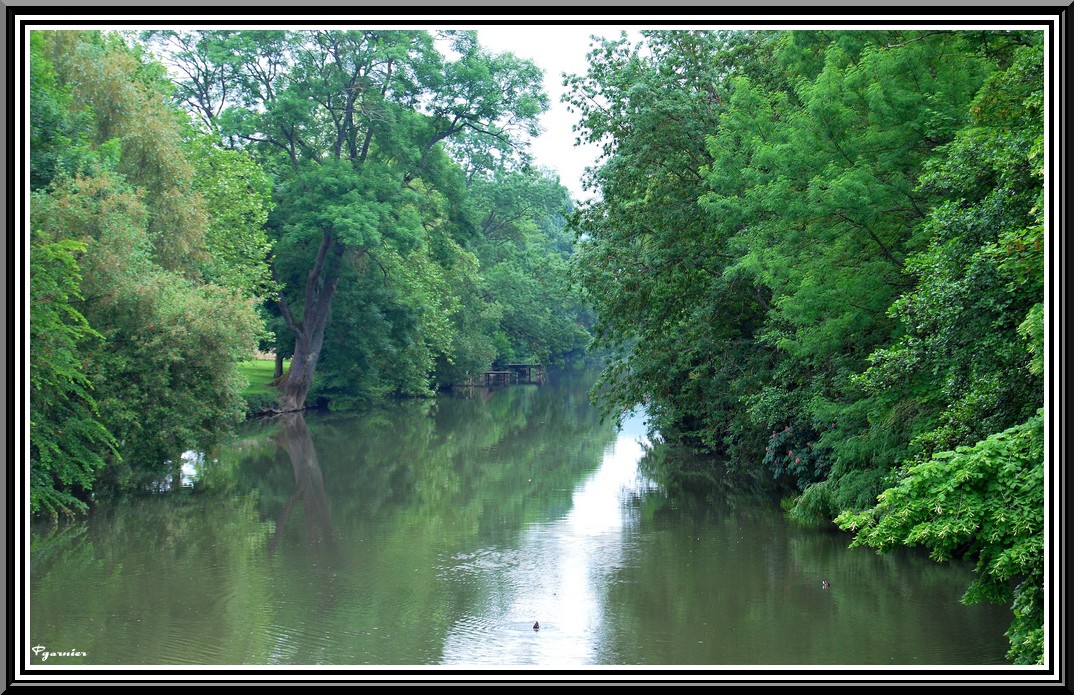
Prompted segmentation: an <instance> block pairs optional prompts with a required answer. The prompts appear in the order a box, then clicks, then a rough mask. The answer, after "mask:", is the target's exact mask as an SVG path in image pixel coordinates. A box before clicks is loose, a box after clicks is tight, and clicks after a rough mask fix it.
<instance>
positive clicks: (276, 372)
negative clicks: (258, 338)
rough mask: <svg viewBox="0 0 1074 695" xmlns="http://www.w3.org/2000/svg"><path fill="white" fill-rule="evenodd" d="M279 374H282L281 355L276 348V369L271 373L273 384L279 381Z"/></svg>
mask: <svg viewBox="0 0 1074 695" xmlns="http://www.w3.org/2000/svg"><path fill="white" fill-rule="evenodd" d="M281 376H283V355H281V354H280V351H279V349H277V350H276V369H275V370H274V371H273V373H272V383H274V384H277V383H279V381H280V377H281Z"/></svg>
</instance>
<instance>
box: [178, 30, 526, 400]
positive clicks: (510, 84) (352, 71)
mask: <svg viewBox="0 0 1074 695" xmlns="http://www.w3.org/2000/svg"><path fill="white" fill-rule="evenodd" d="M184 45H185V46H186V48H185V49H184V50H183V51H179V52H175V53H173V54H172V59H173V60H175V61H176V62H177V63H178V64H180V65H181V69H183V70H184V71H185V72H186V73H187V76H188V77H187V78H185V79H180V80H179V82H180V92H179V93H180V94H181V95H183V98H185V99H187V100H194V101H195V102H197V103H198V106H199V110H200V112H201V113H202V114H204V115H207V116H209V120H210V121H211V120H213V118H215V119H216V124H217V127H218V129H219V132H220V134H221V135H222V136H223V137H224V138H225V139H228V140H231V141H234V142H236V143H243V144H245V146H246V147H248V148H250V149H251V150H252V151H256V152H257V153H258V156H259V158H260V160H261V161H262V162H264V165H265V166H266V167H267V168H268V169H269V170H270V171H271V172H272V173H273V175H274V176H275V177H276V179H277V182H278V185H277V189H276V190H277V192H278V199H277V200H278V206H277V207H276V209H275V210H274V213H273V216H272V217H271V218H270V222H269V226H270V228H271V229H272V230H273V232H274V234H275V235H276V246H275V250H274V256H273V258H274V265H273V271H274V275H275V279H276V280H277V281H278V282H279V283H281V286H282V288H283V289H282V291H281V293H280V296H279V300H278V308H279V312H280V315H281V317H282V318H283V320H284V321H285V322H286V324H287V326H288V328H289V330H290V333H291V334H293V335H294V337H295V347H294V350H293V351H292V356H291V366H290V370H289V372H288V373H287V374H286V375H284V377H283V378H281V379H280V383H279V386H280V388H281V395H280V408H281V409H282V410H285V411H286V410H297V409H301V408H303V407H304V406H305V402H306V396H307V394H308V393H309V390H310V388H311V386H312V384H313V378H314V374H315V372H316V368H317V363H318V360H319V358H320V354H321V349H322V347H323V345H324V339H325V328H326V326H327V325H328V320H329V314H330V309H331V306H332V301H333V298H334V297H335V295H336V292H337V289H338V288H339V284H340V281H341V279H342V278H343V277H345V276H348V275H349V274H350V273H351V271H355V270H360V269H362V268H363V267H370V266H371V267H379V268H381V269H383V268H386V267H387V266H388V258H389V257H390V256H392V255H399V256H402V257H406V256H407V255H408V254H410V253H412V252H413V251H414V249H415V248H418V247H420V246H421V244H422V238H423V235H424V233H425V225H435V224H437V218H436V217H435V216H433V217H423V213H425V212H427V208H425V207H424V206H423V205H422V201H421V200H420V198H421V197H423V196H427V195H428V191H429V190H430V189H431V188H432V187H433V186H435V183H434V179H435V176H430V175H429V173H430V169H431V168H435V167H434V162H435V161H436V160H437V157H438V155H437V152H438V151H439V150H440V149H441V143H446V142H449V141H452V140H455V141H460V140H466V138H468V137H470V136H471V135H473V134H478V135H480V138H477V136H476V135H474V137H471V139H470V140H469V141H467V142H469V143H470V144H471V145H472V144H474V143H475V142H477V141H478V140H479V139H480V140H481V141H482V142H484V143H485V144H486V145H488V144H492V143H494V144H495V145H496V146H498V147H500V148H502V149H503V150H505V151H513V150H514V149H515V148H516V146H517V140H518V136H519V135H521V134H524V133H527V132H532V129H533V127H534V124H535V120H534V119H535V117H536V115H537V114H538V113H539V112H540V111H541V110H542V109H543V108H544V105H545V98H544V97H543V95H541V94H540V92H539V91H538V89H537V88H536V87H535V85H537V84H539V80H537V79H536V77H538V76H539V71H538V70H537V68H536V67H534V66H533V65H532V64H531V63H528V62H526V61H521V60H518V59H516V58H514V57H512V56H510V55H509V54H506V55H503V56H492V55H489V54H487V53H486V52H485V51H483V50H482V49H480V47H479V46H478V45H477V43H476V40H475V39H474V36H473V35H472V34H465V33H463V34H457V35H454V43H453V48H454V50H455V52H456V53H457V56H458V57H457V58H456V59H454V60H449V61H445V60H444V59H443V57H442V56H441V54H440V53H439V52H438V51H437V50H436V46H435V45H434V42H433V37H432V35H430V34H428V33H425V32H418V31H306V32H256V31H252V32H206V33H204V34H201V35H200V37H199V38H197V39H194V38H190V39H189V40H186V43H185V44H184ZM192 56H194V57H192ZM223 80H228V82H229V84H230V85H234V86H235V87H236V88H237V93H235V94H234V95H233V98H231V97H229V98H227V99H224V103H226V104H227V106H226V107H222V108H221V107H220V106H219V103H220V102H218V101H213V102H212V104H210V103H209V100H210V99H215V98H216V97H213V96H211V95H218V96H219V95H223V94H224V90H225V85H224V84H223ZM209 82H212V84H213V85H214V86H212V87H211V88H205V87H204V85H206V84H208V83H209ZM220 98H223V97H222V96H221V97H220ZM214 104H216V105H214ZM212 114H216V115H215V116H213V115H212Z"/></svg>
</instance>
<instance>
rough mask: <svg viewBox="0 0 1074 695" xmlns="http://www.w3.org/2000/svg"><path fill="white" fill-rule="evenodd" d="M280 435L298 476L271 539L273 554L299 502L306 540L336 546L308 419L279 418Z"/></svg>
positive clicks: (278, 438)
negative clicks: (303, 515)
mask: <svg viewBox="0 0 1074 695" xmlns="http://www.w3.org/2000/svg"><path fill="white" fill-rule="evenodd" d="M278 417H279V422H280V425H281V427H280V432H279V434H277V435H276V437H275V439H276V443H277V444H278V445H279V446H280V447H281V448H282V449H283V450H284V451H286V452H287V455H288V456H289V457H290V458H291V466H292V468H294V473H295V489H294V491H293V492H292V493H291V495H290V497H288V498H287V504H285V505H284V507H283V509H282V510H281V511H280V514H279V516H278V517H277V519H276V529H275V531H273V533H272V537H271V538H270V539H269V546H268V547H269V551H270V552H271V551H274V550H275V549H276V547H277V546H278V545H279V542H280V536H281V534H282V533H283V529H284V528H285V527H286V526H287V522H288V520H289V519H290V518H291V511H292V510H293V509H294V506H295V503H296V502H301V503H302V509H303V511H304V513H305V521H306V524H305V525H306V540H307V541H308V542H309V543H310V545H313V544H315V543H328V544H333V545H334V544H335V541H336V532H335V529H334V528H333V526H332V517H331V515H330V514H329V512H328V498H327V496H326V495H325V490H324V475H323V474H322V473H321V465H320V463H319V462H318V461H317V449H316V448H315V447H314V446H313V438H312V437H310V432H309V429H307V428H306V418H305V417H304V416H303V415H302V413H300V412H299V413H284V414H282V415H279V416H278Z"/></svg>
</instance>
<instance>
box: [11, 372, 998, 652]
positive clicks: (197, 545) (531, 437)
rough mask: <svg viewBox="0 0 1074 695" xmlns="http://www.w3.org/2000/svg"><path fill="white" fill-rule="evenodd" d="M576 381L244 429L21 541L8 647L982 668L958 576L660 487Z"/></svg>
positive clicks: (742, 507)
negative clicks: (21, 584)
mask: <svg viewBox="0 0 1074 695" xmlns="http://www.w3.org/2000/svg"><path fill="white" fill-rule="evenodd" d="M590 383H591V381H590V378H589V376H587V375H580V374H573V375H572V374H553V375H552V376H551V378H550V380H549V381H548V382H547V383H545V384H544V385H541V386H535V385H525V386H510V387H504V388H499V389H496V390H492V391H489V390H483V389H476V390H475V392H474V393H473V395H472V397H459V396H454V397H448V396H445V397H442V398H439V399H434V400H427V401H411V402H404V403H396V404H392V405H390V406H386V407H384V408H378V409H376V410H375V411H372V412H367V413H361V414H348V415H341V414H327V413H307V414H305V415H304V416H302V415H293V416H288V417H282V418H276V419H274V420H270V421H259V422H251V423H248V424H246V425H245V426H244V427H242V428H241V430H240V431H239V432H238V433H237V435H236V436H235V438H234V439H232V440H230V441H228V442H226V443H224V444H222V445H221V446H220V447H219V448H218V449H217V450H214V451H211V452H204V453H202V454H193V453H192V454H190V455H188V456H187V459H186V461H185V463H184V465H183V467H182V472H181V473H177V474H176V476H175V479H174V480H165V481H162V483H161V484H160V485H159V486H158V490H160V492H158V493H157V494H153V495H146V496H141V497H137V498H131V499H125V500H121V501H115V502H112V503H108V504H105V505H102V506H101V508H99V509H98V510H97V511H96V512H95V513H94V514H93V515H92V516H91V517H90V518H89V519H87V520H86V521H85V522H84V523H80V524H78V525H75V526H73V527H69V528H65V529H60V530H50V529H47V528H37V529H35V530H34V534H33V543H32V548H31V557H30V606H29V615H28V617H29V623H28V629H29V638H30V639H31V640H32V641H33V643H34V644H35V645H43V646H45V647H46V648H47V649H48V650H49V651H52V652H79V653H84V654H85V656H84V657H81V656H79V657H62V656H56V657H53V658H51V659H50V660H49V661H48V662H47V664H46V665H49V666H51V665H68V666H69V665H76V664H115V665H132V666H133V665H162V666H177V665H225V666H242V665H249V666H258V665H298V666H302V665H311V666H312V665H339V666H351V667H356V668H363V667H372V666H376V665H384V666H407V665H413V666H428V667H432V666H440V667H443V668H445V669H458V668H478V669H485V668H487V669H499V668H521V669H533V670H535V671H539V670H542V669H574V668H588V667H609V666H661V665H663V666H671V667H688V666H696V667H702V668H717V667H723V666H730V667H733V666H743V667H755V668H757V669H760V670H761V672H764V669H763V668H762V667H768V666H783V667H786V668H788V669H793V668H794V667H795V666H807V665H821V666H823V665H866V666H869V665H872V666H878V667H885V668H886V667H898V666H923V665H936V666H940V667H944V666H973V665H1002V664H1004V658H1003V657H1004V654H1005V652H1006V650H1007V646H1008V645H1007V641H1006V638H1005V637H1004V634H1003V633H1004V630H1005V629H1006V628H1007V626H1008V624H1009V622H1010V614H1009V611H1008V610H1007V609H1006V608H1005V607H999V606H964V605H962V604H960V603H959V597H960V596H961V594H962V592H963V591H964V590H965V587H966V585H967V584H968V582H969V581H970V579H971V578H972V572H971V568H970V567H968V566H966V565H960V564H955V565H952V564H945V565H939V564H937V563H934V562H932V561H931V560H928V559H927V557H925V556H924V555H923V554H921V553H916V552H909V551H906V552H897V553H893V554H891V555H887V556H877V555H876V554H875V553H873V552H872V551H871V550H866V549H856V550H848V549H847V544H848V541H849V538H848V537H847V536H846V535H844V534H839V533H831V532H826V531H819V530H814V529H803V528H801V527H797V526H794V525H791V524H789V523H788V522H787V521H786V520H785V519H784V516H783V513H782V512H781V511H780V509H779V507H778V504H776V502H775V500H773V499H772V498H771V497H769V496H767V495H766V494H765V493H764V491H763V490H758V489H756V487H746V488H742V489H740V488H737V487H735V486H734V485H731V484H725V485H721V486H716V487H714V488H713V489H707V490H701V491H696V490H695V491H694V492H692V493H691V494H685V493H682V492H677V491H676V492H672V491H670V490H669V489H667V486H661V485H658V484H656V483H655V482H654V481H653V480H652V479H651V478H650V477H649V476H647V475H646V474H645V473H643V472H642V471H643V470H647V469H646V466H645V464H644V463H643V459H644V457H645V456H646V446H645V444H646V440H645V431H644V426H643V422H642V420H641V418H640V417H634V418H630V419H627V420H626V421H625V422H624V423H623V426H622V427H621V428H619V429H617V428H616V427H615V426H614V424H612V423H602V422H601V421H600V419H599V417H598V415H597V413H596V411H595V410H594V409H593V407H592V406H591V405H590V404H589V402H588V399H587V395H586V392H587V389H588V387H589V385H590ZM467 396H469V394H467ZM649 456H650V459H649V460H651V457H652V454H649ZM822 579H827V580H829V581H830V583H831V586H830V588H828V589H824V588H822V586H821V580H822ZM535 622H536V623H539V625H538V629H534V623H535ZM31 663H32V664H33V665H35V666H37V665H41V664H42V662H41V660H40V658H37V657H34V658H33V659H32V660H31Z"/></svg>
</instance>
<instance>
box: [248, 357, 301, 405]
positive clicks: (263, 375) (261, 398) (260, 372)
mask: <svg viewBox="0 0 1074 695" xmlns="http://www.w3.org/2000/svg"><path fill="white" fill-rule="evenodd" d="M290 366H291V360H284V361H283V369H284V371H285V372H286V371H287V368H288V367H290ZM275 370H276V363H275V361H273V360H249V361H248V362H242V363H240V364H239V371H240V372H242V375H243V376H245V377H246V381H247V382H248V383H247V386H246V389H245V390H243V392H242V397H243V398H245V399H246V412H247V413H248V414H251V415H252V414H254V413H257V412H258V411H260V410H261V409H262V408H264V407H266V406H269V405H271V404H272V403H273V402H274V401H275V400H276V389H274V388H273V387H272V386H271V383H272V379H273V377H274V376H275Z"/></svg>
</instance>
